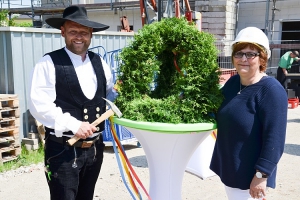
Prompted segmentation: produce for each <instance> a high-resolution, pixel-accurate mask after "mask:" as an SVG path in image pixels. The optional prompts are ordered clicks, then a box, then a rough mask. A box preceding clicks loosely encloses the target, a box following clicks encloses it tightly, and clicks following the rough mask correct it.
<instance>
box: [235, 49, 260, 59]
mask: <svg viewBox="0 0 300 200" xmlns="http://www.w3.org/2000/svg"><path fill="white" fill-rule="evenodd" d="M244 55H245V56H246V58H247V59H251V58H254V57H256V56H258V55H259V53H254V52H246V53H244V52H241V51H238V52H236V53H235V54H234V55H233V57H235V58H242V57H243V56H244Z"/></svg>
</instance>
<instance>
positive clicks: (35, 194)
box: [0, 107, 300, 200]
mask: <svg viewBox="0 0 300 200" xmlns="http://www.w3.org/2000/svg"><path fill="white" fill-rule="evenodd" d="M124 148H125V150H126V154H127V157H128V159H129V160H130V162H131V164H132V166H133V168H134V170H135V172H136V173H137V175H138V177H139V178H140V180H141V181H142V183H143V184H144V186H145V188H146V189H148V188H149V171H148V165H147V159H146V156H145V153H144V151H143V148H139V147H137V146H136V144H135V143H134V144H132V145H124ZM140 192H141V194H142V196H143V199H146V198H145V195H144V193H143V191H142V190H140ZM94 196H95V197H94V199H95V200H120V199H122V200H130V199H132V198H131V196H130V194H129V192H128V191H127V189H126V187H125V185H124V183H123V182H122V178H121V176H120V172H119V168H118V165H117V161H116V157H115V154H114V152H113V148H112V147H106V150H105V158H104V163H103V167H102V170H101V173H100V176H99V179H98V182H97V185H96V189H95V194H94ZM44 199H45V200H46V199H50V197H49V192H48V186H47V183H46V179H45V176H44V173H43V168H42V167H41V166H35V167H32V168H31V169H29V172H28V173H22V174H21V175H19V174H18V175H15V176H10V177H5V176H4V177H2V178H0V200H44ZM185 199H188V200H226V199H227V198H226V194H225V191H224V187H223V185H222V183H221V182H220V179H219V178H218V177H217V176H212V177H209V178H206V179H204V180H203V179H201V178H199V177H197V176H195V175H193V174H191V173H188V172H185V173H184V177H183V182H182V200H185ZM266 199H267V200H298V199H300V107H298V108H295V109H289V110H288V127H287V138H286V145H285V151H284V154H283V156H282V158H281V160H280V162H279V164H278V175H277V187H276V189H269V190H268V193H267V197H266ZM154 200H157V199H154ZM158 200H161V199H158Z"/></svg>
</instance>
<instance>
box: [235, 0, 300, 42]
mask: <svg viewBox="0 0 300 200" xmlns="http://www.w3.org/2000/svg"><path fill="white" fill-rule="evenodd" d="M266 5H267V4H266V1H265V0H264V1H262V0H240V3H239V12H238V13H239V14H238V26H237V28H238V31H239V30H241V29H243V28H245V27H247V26H255V27H258V28H260V29H264V28H265V22H266ZM272 8H273V1H270V4H269V17H268V18H269V20H268V23H269V26H270V28H269V30H271V21H272ZM276 8H277V9H280V11H275V18H274V19H275V20H274V31H275V32H274V36H273V39H275V40H280V39H281V38H280V34H278V31H281V22H280V21H279V20H295V21H297V20H298V21H300V1H299V0H284V1H279V0H277V1H276ZM269 36H270V34H269ZM299 39H300V36H299Z"/></svg>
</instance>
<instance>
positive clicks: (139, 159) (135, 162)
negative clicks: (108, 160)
mask: <svg viewBox="0 0 300 200" xmlns="http://www.w3.org/2000/svg"><path fill="white" fill-rule="evenodd" d="M123 148H124V150H125V153H126V152H128V151H130V150H132V149H136V148H141V147H138V146H137V145H123ZM104 152H105V153H110V154H114V153H115V152H114V148H113V147H112V146H107V147H105V149H104ZM128 160H129V162H130V164H131V165H132V166H135V167H142V168H148V163H147V158H146V156H145V155H142V156H135V157H131V158H128Z"/></svg>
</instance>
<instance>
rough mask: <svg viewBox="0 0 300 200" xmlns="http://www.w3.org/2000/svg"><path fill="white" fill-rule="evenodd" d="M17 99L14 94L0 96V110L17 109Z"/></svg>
mask: <svg viewBox="0 0 300 200" xmlns="http://www.w3.org/2000/svg"><path fill="white" fill-rule="evenodd" d="M18 107H19V99H18V95H16V94H0V109H5V108H12V109H13V108H18Z"/></svg>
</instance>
